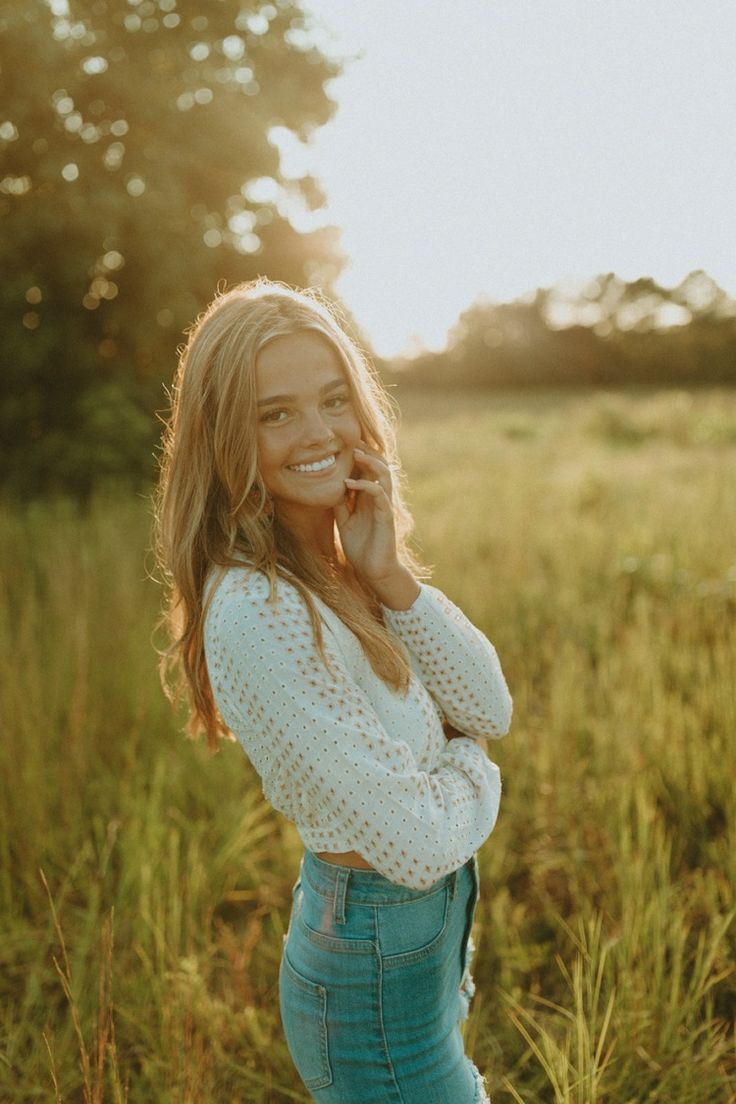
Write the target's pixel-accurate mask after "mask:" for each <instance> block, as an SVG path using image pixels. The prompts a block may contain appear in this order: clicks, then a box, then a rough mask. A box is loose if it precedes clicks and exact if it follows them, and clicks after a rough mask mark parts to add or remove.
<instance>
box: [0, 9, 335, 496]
mask: <svg viewBox="0 0 736 1104" xmlns="http://www.w3.org/2000/svg"><path fill="white" fill-rule="evenodd" d="M0 44H2V58H3V61H2V70H1V74H0V77H1V82H2V83H1V86H0V95H1V96H2V103H3V108H2V114H0V262H1V263H2V270H3V273H4V280H3V286H2V290H1V291H0V316H1V317H2V324H3V333H4V341H3V346H4V358H3V359H4V364H3V368H2V377H1V382H0V439H1V440H2V446H1V451H0V458H1V459H2V463H3V472H4V481H5V485H6V487H9V488H11V489H14V490H16V491H19V492H21V493H26V494H27V493H34V492H36V491H43V490H48V489H53V488H54V487H59V488H65V489H71V490H74V491H77V492H79V493H81V494H85V493H86V492H87V491H88V490H89V489H90V487H91V486H92V484H93V483H94V482H95V480H96V479H97V478H98V477H99V476H100V475H104V474H116V473H120V472H125V473H126V474H130V473H133V474H135V473H136V472H137V473H139V475H140V476H141V477H142V478H146V477H150V476H151V475H152V474H153V472H154V461H153V457H152V451H153V448H154V442H155V439H156V427H155V422H154V420H153V418H152V417H151V413H152V411H153V410H154V409H155V408H156V407H159V408H160V407H161V406H162V405H163V404H164V396H163V393H162V388H161V382H162V380H168V379H170V378H171V375H172V371H173V367H174V362H175V351H176V346H177V343H178V342H180V341H181V339H182V330H183V328H184V327H185V326H186V325H187V323H189V322H190V321H191V320H192V319H193V318H194V317H195V316H196V315H197V313H198V312H199V311H200V310H201V309H202V308H203V306H204V305H205V304H206V303H207V302H208V301H209V299H210V298H211V297H212V294H213V292H214V290H215V288H216V287H217V286H221V285H222V282H223V281H224V282H225V283H227V284H228V285H230V284H232V283H235V282H237V281H240V280H246V279H251V278H253V277H254V276H256V275H257V274H259V273H266V274H268V275H269V276H270V277H272V278H274V279H281V280H286V281H287V282H290V283H296V284H310V283H320V284H322V285H323V286H327V287H329V286H330V284H331V282H332V280H333V279H334V277H335V276H336V275H337V273H338V272H339V270H340V268H341V266H342V263H343V258H342V256H341V254H340V253H339V250H338V248H337V232H336V231H335V229H334V228H333V227H324V228H322V229H321V230H318V231H315V232H314V233H312V234H306V235H305V234H299V233H297V231H296V230H295V229H294V228H293V226H292V225H291V223H290V222H289V221H288V218H287V217H286V213H285V212H286V210H287V207H288V205H289V204H292V205H293V204H301V205H302V206H303V207H306V208H307V209H315V208H318V207H320V206H321V205H322V204H323V201H324V197H323V196H322V194H321V192H320V190H319V187H318V185H317V183H316V182H315V181H314V180H313V179H311V178H309V177H304V178H302V179H301V180H287V179H285V178H283V176H282V174H281V172H280V162H279V153H278V149H277V147H276V145H275V144H274V137H273V135H274V128H278V127H283V128H286V129H287V130H289V131H291V132H293V133H294V134H295V135H296V136H297V137H298V138H300V139H301V140H308V138H309V136H310V134H311V133H312V131H313V130H314V129H315V128H316V127H319V126H321V125H323V124H324V123H325V122H326V121H327V120H328V119H329V118H330V116H331V114H332V112H333V110H334V106H335V105H334V103H333V101H332V100H331V99H330V98H329V97H328V95H327V93H326V90H325V83H326V82H327V81H328V80H329V79H331V78H332V77H334V76H335V75H336V74H337V72H339V64H338V63H337V62H335V61H333V60H330V59H327V58H326V57H324V56H323V55H322V54H321V53H319V52H318V50H317V49H316V48H315V47H314V46H313V45H311V38H310V34H309V26H308V23H306V22H305V17H304V16H303V14H302V12H301V10H300V8H299V5H298V3H296V2H294V0H278V2H274V3H266V4H260V3H258V2H257V0H250V2H249V0H213V2H212V3H209V4H201V3H198V2H194V0H156V2H154V0H129V2H124V0H69V2H68V3H67V2H66V0H50V4H46V3H43V2H42V0H24V3H23V4H17V3H15V2H14V0H6V2H2V3H0Z"/></svg>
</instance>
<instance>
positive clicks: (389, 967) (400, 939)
mask: <svg viewBox="0 0 736 1104" xmlns="http://www.w3.org/2000/svg"><path fill="white" fill-rule="evenodd" d="M478 889H479V883H478V863H477V860H476V857H475V855H474V856H473V857H472V858H471V859H469V860H468V862H467V863H466V864H465V866H461V867H460V868H459V869H458V870H455V871H453V872H452V873H451V874H447V875H445V876H444V877H442V878H440V879H439V881H437V882H435V883H434V885H433V886H431V887H430V888H429V889H423V890H418V889H409V888H407V887H406V886H401V885H395V884H394V883H393V882H389V881H388V879H387V878H384V876H383V875H382V874H379V873H378V872H376V871H372V870H358V869H354V868H352V867H345V866H337V865H335V864H333V863H328V862H325V861H324V860H323V859H319V858H317V856H316V855H315V854H314V853H313V852H312V851H309V850H307V851H306V852H305V854H304V857H303V859H302V863H301V868H300V872H299V877H298V878H297V881H296V883H295V885H294V888H293V890H292V909H291V917H290V920H289V930H288V932H287V934H286V935H285V936H284V948H283V955H282V959H281V967H280V970H279V1002H280V1008H281V1020H282V1023H283V1027H284V1033H285V1035H286V1042H287V1044H288V1047H289V1052H290V1054H291V1057H292V1059H293V1061H294V1064H295V1066H296V1068H297V1071H298V1073H299V1075H300V1077H301V1079H302V1081H303V1082H304V1085H305V1086H306V1088H307V1089H308V1090H309V1092H310V1093H311V1094H312V1097H313V1099H314V1100H315V1101H317V1102H318V1104H374V1102H375V1104H379V1102H380V1104H481V1102H483V1101H488V1096H487V1093H486V1090H485V1087H484V1080H483V1078H482V1076H481V1075H480V1073H479V1072H478V1070H477V1069H476V1067H475V1066H474V1065H473V1063H472V1062H471V1060H470V1058H468V1057H467V1056H466V1054H465V1051H464V1046H463V1039H462V1035H461V1031H460V1023H461V1021H463V1020H464V1019H465V1018H466V1016H467V1013H468V1005H469V1002H470V999H471V997H472V995H473V992H474V986H473V980H472V977H471V975H470V960H471V958H472V954H473V951H474V948H473V943H472V939H471V926H472V923H473V917H474V914H475V908H476V904H477V901H478Z"/></svg>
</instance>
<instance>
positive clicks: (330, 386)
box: [256, 379, 347, 406]
mask: <svg viewBox="0 0 736 1104" xmlns="http://www.w3.org/2000/svg"><path fill="white" fill-rule="evenodd" d="M345 386H347V380H345V379H334V380H330V382H329V383H326V384H325V385H324V387H320V389H319V393H320V395H326V394H327V392H328V391H334V389H335V388H336V387H345ZM295 398H296V396H295V395H270V396H269V397H268V398H267V399H259V400H258V403H257V404H256V405H257V406H270V404H271V403H279V402H293V401H294V399H295Z"/></svg>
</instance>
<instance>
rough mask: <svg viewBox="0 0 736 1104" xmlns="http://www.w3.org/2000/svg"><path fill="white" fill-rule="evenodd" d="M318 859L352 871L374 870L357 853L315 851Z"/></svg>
mask: <svg viewBox="0 0 736 1104" xmlns="http://www.w3.org/2000/svg"><path fill="white" fill-rule="evenodd" d="M313 854H315V855H316V856H317V858H318V859H322V861H323V862H328V863H333V864H334V865H335V866H349V867H351V868H352V869H353V870H375V869H376V868H375V866H371V864H370V863H369V862H366V860H365V859H364V858H363V856H362V855H359V854H358V852H357V851H315V852H313Z"/></svg>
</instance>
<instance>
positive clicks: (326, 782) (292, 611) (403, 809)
mask: <svg viewBox="0 0 736 1104" xmlns="http://www.w3.org/2000/svg"><path fill="white" fill-rule="evenodd" d="M210 581H212V577H211V579H210ZM420 587H421V590H420V593H419V595H418V597H417V598H416V600H415V601H414V603H413V605H412V606H411V607H410V608H409V609H408V610H391V609H387V608H386V607H382V612H383V616H384V622H385V624H386V627H387V628H388V629H390V630H391V631H392V632H394V633H396V635H397V636H399V637H400V638H401V640H402V641H403V642H404V644H405V645H406V647H407V649H408V651H409V656H410V661H411V666H412V678H411V681H410V685H409V688H408V690H407V692H406V694H405V695H402V694H401V693H400V692H397V691H394V690H392V689H391V688H390V687H389V686H387V685H386V684H385V683H384V682H383V680H382V679H380V678H379V677H378V676H377V675H376V674H375V673H374V671H373V669H372V668H371V666H370V664H369V662H368V659H367V658H366V656H365V654H364V652H363V649H362V647H361V645H360V643H359V641H358V639H357V637H356V636H355V634H354V633H353V632H351V631H350V629H348V628H347V626H346V625H344V624H343V622H342V621H341V620H340V619H339V618H338V617H337V616H336V615H335V613H333V611H332V610H331V609H329V607H327V606H326V605H325V604H324V603H323V602H322V601H320V600H319V599H318V598H315V603H316V606H317V609H318V611H319V613H320V615H321V617H322V626H323V638H324V650H325V654H326V656H327V658H328V660H329V665H330V668H331V670H329V671H328V670H327V668H326V667H325V664H324V662H323V661H322V659H321V657H320V655H319V652H318V650H317V646H316V644H315V641H314V635H313V632H312V627H311V624H310V620H309V614H308V612H307V608H306V606H305V604H304V602H303V600H302V598H301V596H300V595H299V593H298V591H297V590H296V588H295V587H294V586H293V585H292V584H291V583H289V582H288V581H286V580H284V579H279V580H278V583H277V602H276V603H275V604H274V603H271V602H269V601H267V598H268V593H269V584H268V580H267V578H266V576H265V575H263V574H262V573H260V572H255V571H253V570H252V569H250V568H247V567H246V568H228V569H227V570H225V572H224V573H223V574H222V576H221V578H220V579H219V581H218V582H217V584H216V587H215V592H214V595H213V599H212V602H211V605H210V608H209V610H208V613H207V617H206V622H205V657H206V662H207V670H208V673H209V677H210V682H211V685H212V692H213V695H214V699H215V703H216V705H217V708H218V709H219V711H220V714H221V716H222V718H223V720H224V721H225V723H226V724H227V725H228V727H229V728H230V730H231V731H232V732H233V734H234V735H235V736H236V737H237V739H238V740H239V742H240V743H241V745H242V746H243V748H244V750H245V752H246V753H247V755H248V756H249V758H250V759H251V761H252V763H253V765H254V766H255V768H256V770H257V771H258V774H259V775H260V778H261V784H262V787H263V793H264V796H265V797H266V800H267V801H268V802H269V803H270V804H271V805H272V806H273V807H274V808H275V809H277V810H279V811H280V812H282V813H283V814H284V815H285V816H286V817H288V819H289V820H291V821H292V822H293V823H294V824H295V825H296V827H297V830H298V832H299V835H300V836H301V838H302V841H303V842H304V845H305V846H306V847H307V848H309V849H310V850H312V851H331V852H342V851H357V852H358V853H359V854H360V855H362V856H363V857H364V858H365V859H366V860H367V861H368V862H369V863H370V864H371V865H372V866H374V867H375V869H376V870H378V871H379V872H380V873H381V874H383V875H384V876H385V877H386V878H388V879H389V880H390V881H392V882H396V883H398V884H400V885H405V886H410V887H412V888H415V889H426V888H428V887H429V886H431V885H432V884H433V883H434V882H436V881H437V879H438V878H440V877H442V876H443V875H444V874H447V873H449V872H450V871H452V870H456V869H457V868H458V867H460V866H462V864H463V863H465V862H467V860H468V859H469V858H470V857H471V856H472V855H473V854H474V852H475V851H476V850H477V849H478V848H479V847H480V845H481V844H482V843H483V842H484V840H486V839H487V837H488V836H489V835H490V833H491V831H492V830H493V826H494V824H495V822H496V817H497V815H498V807H499V801H500V797H501V777H500V772H499V769H498V767H497V766H496V764H495V763H493V762H492V761H491V760H490V759H489V758H488V756H487V755H486V753H485V752H484V751H483V749H482V748H481V747H480V746H479V745H478V744H477V743H476V742H475V741H474V740H473V739H470V738H468V737H472V736H488V737H491V738H498V737H500V736H503V735H504V734H505V733H506V732H507V731H508V729H509V725H510V723H511V710H512V703H511V697H510V695H509V691H508V688H507V686H506V681H505V679H504V676H503V673H502V671H501V666H500V663H499V661H498V656H497V655H496V650H495V648H494V647H493V645H492V644H491V643H490V641H488V640H487V638H486V637H485V636H484V635H483V634H482V633H481V632H480V631H479V630H478V629H476V628H475V626H473V625H472V624H471V623H470V621H468V619H467V618H466V617H465V615H464V614H463V613H462V612H461V611H460V610H459V609H458V608H457V606H455V605H453V603H452V602H451V601H450V600H449V599H448V598H447V597H446V596H445V595H444V594H443V593H442V592H441V591H440V590H437V589H436V588H435V587H432V586H428V585H427V584H420ZM443 717H444V718H446V719H447V720H448V721H449V722H450V723H451V724H452V725H453V726H454V727H455V728H457V729H459V730H460V731H462V732H464V733H467V734H468V736H460V737H455V738H453V739H452V740H447V738H446V737H445V733H444V730H443V728H442V720H443Z"/></svg>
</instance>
